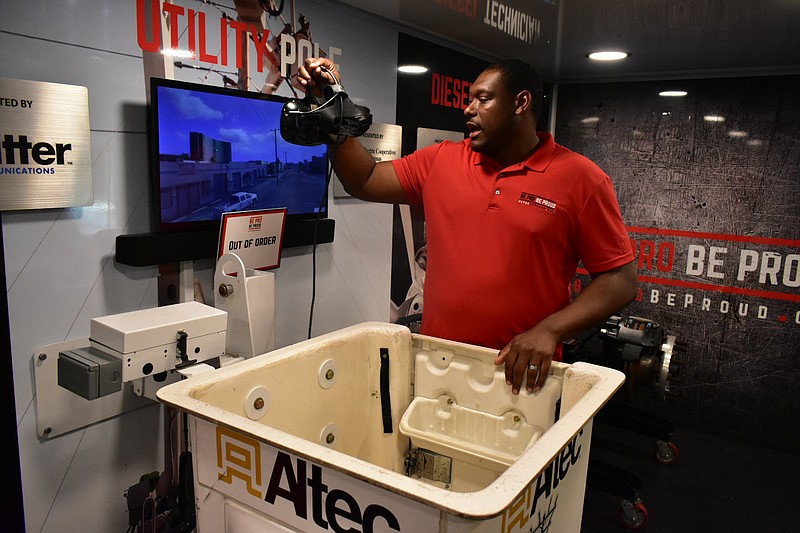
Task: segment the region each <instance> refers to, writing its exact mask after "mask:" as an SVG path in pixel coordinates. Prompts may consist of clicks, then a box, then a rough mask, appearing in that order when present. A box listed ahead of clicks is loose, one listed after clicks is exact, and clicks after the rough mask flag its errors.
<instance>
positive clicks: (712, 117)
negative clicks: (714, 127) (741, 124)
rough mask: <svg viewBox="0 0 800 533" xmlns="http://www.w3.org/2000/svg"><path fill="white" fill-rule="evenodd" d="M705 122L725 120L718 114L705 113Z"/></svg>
mask: <svg viewBox="0 0 800 533" xmlns="http://www.w3.org/2000/svg"><path fill="white" fill-rule="evenodd" d="M703 120H705V121H706V122H725V117H721V116H719V115H706V116H704V117H703Z"/></svg>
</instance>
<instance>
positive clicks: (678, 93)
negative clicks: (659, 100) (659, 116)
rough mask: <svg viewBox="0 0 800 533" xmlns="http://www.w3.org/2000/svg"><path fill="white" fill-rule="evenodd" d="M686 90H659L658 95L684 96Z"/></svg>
mask: <svg viewBox="0 0 800 533" xmlns="http://www.w3.org/2000/svg"><path fill="white" fill-rule="evenodd" d="M687 94H689V93H687V92H686V91H661V92H660V93H658V96H686V95H687Z"/></svg>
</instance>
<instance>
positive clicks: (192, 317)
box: [89, 302, 228, 382]
mask: <svg viewBox="0 0 800 533" xmlns="http://www.w3.org/2000/svg"><path fill="white" fill-rule="evenodd" d="M227 324H228V314H227V313H226V312H225V311H222V310H220V309H217V308H215V307H211V306H209V305H205V304H202V303H200V302H183V303H177V304H173V305H166V306H162V307H155V308H152V309H141V310H139V311H131V312H129V313H120V314H116V315H109V316H105V317H99V318H93V319H92V321H91V324H90V333H89V340H90V342H91V345H92V346H93V347H95V348H98V349H100V350H103V351H105V352H108V353H110V354H112V355H114V356H116V357H119V358H120V359H121V360H122V381H124V382H128V381H133V380H135V379H139V378H144V377H147V376H152V375H154V374H158V373H160V372H166V371H168V370H174V369H175V368H180V367H181V366H182V365H189V364H192V363H199V362H202V361H207V360H208V359H213V358H215V357H219V356H221V355H224V353H225V330H226V328H227Z"/></svg>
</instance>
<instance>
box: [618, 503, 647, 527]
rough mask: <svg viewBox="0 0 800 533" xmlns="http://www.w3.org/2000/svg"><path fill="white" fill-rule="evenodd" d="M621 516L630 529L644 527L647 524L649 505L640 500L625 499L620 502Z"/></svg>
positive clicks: (623, 523) (621, 519) (623, 522)
mask: <svg viewBox="0 0 800 533" xmlns="http://www.w3.org/2000/svg"><path fill="white" fill-rule="evenodd" d="M619 518H620V521H621V522H622V525H624V526H625V527H626V528H628V529H642V528H643V527H644V526H645V525H646V524H647V507H645V506H644V504H643V503H642V502H640V501H639V502H629V501H628V500H623V501H622V502H621V503H620V511H619Z"/></svg>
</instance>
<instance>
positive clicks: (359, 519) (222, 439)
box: [217, 426, 400, 533]
mask: <svg viewBox="0 0 800 533" xmlns="http://www.w3.org/2000/svg"><path fill="white" fill-rule="evenodd" d="M263 466H264V465H263V464H262V456H261V447H260V443H259V441H257V440H255V439H252V438H250V437H246V436H244V435H241V434H239V433H236V432H234V431H231V430H229V429H226V428H223V427H219V426H217V467H218V468H219V479H220V480H221V481H223V482H225V483H228V484H231V483H233V478H234V477H236V478H239V479H240V480H242V481H243V482H244V483H245V487H246V490H247V492H248V493H249V494H251V495H253V496H256V497H258V498H260V499H263V500H264V501H265V502H267V503H268V504H270V505H273V506H274V505H276V503H277V502H278V500H279V499H284V500H286V501H287V502H289V503H290V504H291V505H292V509H293V510H294V514H295V515H296V516H297V518H300V519H302V520H306V521H308V520H309V515H310V518H311V521H312V522H313V524H315V525H316V526H317V527H318V528H319V529H320V530H323V531H327V530H329V529H330V530H333V531H334V532H336V533H344V532H350V533H359V532H363V533H372V532H373V531H374V530H375V528H376V525H377V526H379V527H378V529H379V530H385V529H386V528H387V527H388V528H389V529H391V530H393V531H400V522H399V521H398V520H397V517H396V516H395V515H394V514H392V512H391V511H389V510H388V509H387V508H385V507H383V506H381V505H377V504H370V505H367V506H366V507H364V509H363V510H362V505H360V504H359V502H358V500H356V498H355V497H354V496H353V495H352V494H350V493H349V492H347V491H346V490H343V489H338V488H334V489H331V488H330V487H328V485H327V484H326V483H325V481H324V479H323V478H324V472H325V471H324V470H323V469H322V467H320V466H317V465H313V464H312V465H311V468H310V470H311V471H310V473H309V468H308V464H307V463H306V461H304V460H303V459H300V458H297V457H295V458H294V462H292V456H291V455H289V454H288V453H285V452H282V451H278V452H277V455H276V457H275V461H274V463H273V464H272V467H271V472H270V474H269V482H268V483H267V487H266V491H264V492H262V488H261V486H262V480H263V477H262V475H261V472H262V467H263ZM309 525H310V524H309ZM354 525H355V526H360V528H361V529H358V528H357V527H353V526H354Z"/></svg>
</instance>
